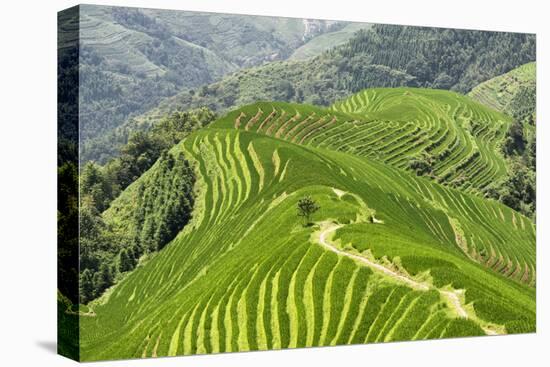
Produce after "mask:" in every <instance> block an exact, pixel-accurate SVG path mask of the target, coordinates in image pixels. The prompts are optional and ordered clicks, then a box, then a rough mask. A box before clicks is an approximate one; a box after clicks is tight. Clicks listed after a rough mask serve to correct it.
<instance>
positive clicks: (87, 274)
mask: <svg viewBox="0 0 550 367" xmlns="http://www.w3.org/2000/svg"><path fill="white" fill-rule="evenodd" d="M92 277H93V276H92V272H91V271H90V269H84V271H83V272H82V274H80V302H81V303H87V302H88V301H90V300H92V299H93V298H94V283H93V278H92Z"/></svg>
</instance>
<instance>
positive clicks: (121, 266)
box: [118, 249, 134, 273]
mask: <svg viewBox="0 0 550 367" xmlns="http://www.w3.org/2000/svg"><path fill="white" fill-rule="evenodd" d="M133 268H134V261H133V259H132V257H130V255H128V251H126V249H122V250H121V251H120V254H119V262H118V270H119V271H120V272H121V273H124V272H127V271H130V270H132V269H133Z"/></svg>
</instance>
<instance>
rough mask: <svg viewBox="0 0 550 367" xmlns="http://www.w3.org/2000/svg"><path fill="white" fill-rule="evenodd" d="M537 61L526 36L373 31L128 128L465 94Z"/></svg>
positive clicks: (165, 105) (179, 101) (160, 109)
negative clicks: (361, 95)
mask: <svg viewBox="0 0 550 367" xmlns="http://www.w3.org/2000/svg"><path fill="white" fill-rule="evenodd" d="M327 37H329V35H324V36H320V37H319V38H317V40H320V39H322V38H327ZM313 43H314V41H312V42H311V43H310V44H313ZM297 52H298V50H297ZM534 59H535V38H534V36H533V35H529V34H519V33H515V34H514V33H500V32H484V31H473V32H472V31H464V30H454V29H453V30H451V29H441V28H423V27H407V26H395V25H380V24H375V25H372V27H370V28H369V29H367V30H360V31H358V32H357V33H355V35H354V36H353V37H352V38H351V39H350V40H349V41H348V42H346V43H345V44H342V45H340V46H338V47H335V48H333V49H331V50H328V51H325V52H323V53H322V54H320V55H318V56H316V57H313V58H309V59H306V60H288V61H280V62H272V63H269V64H267V65H262V66H258V67H254V68H250V69H243V70H239V71H237V72H234V73H232V74H230V75H227V76H225V77H224V78H223V79H222V80H221V81H219V82H215V83H213V84H210V85H206V86H203V87H201V88H199V89H198V90H195V89H193V90H186V91H183V92H181V93H179V94H178V95H176V96H174V97H170V98H166V99H164V100H163V101H162V102H161V103H160V104H159V105H158V106H157V107H155V108H153V109H152V110H150V111H148V112H147V113H146V114H144V115H142V116H139V117H137V118H136V119H135V120H134V121H131V122H129V124H130V125H131V124H133V125H134V127H132V126H128V124H127V125H126V126H127V128H128V129H129V130H132V129H134V128H135V127H137V126H140V125H141V126H143V125H145V126H149V125H151V124H153V123H154V122H155V121H156V120H158V119H159V118H160V117H161V116H164V115H165V114H166V113H169V112H171V111H174V110H185V109H188V108H192V107H198V106H208V107H209V108H211V109H213V110H216V111H225V110H228V109H231V108H233V107H235V106H242V105H246V104H250V103H254V102H257V101H261V100H276V101H286V102H298V103H302V102H304V103H310V104H315V105H325V106H326V105H330V104H331V103H333V102H335V101H337V100H339V99H341V98H344V97H346V96H348V95H349V94H351V93H355V92H357V91H359V90H362V89H364V88H371V87H397V86H414V87H427V88H436V89H450V90H454V91H457V92H461V93H465V92H468V91H469V90H470V89H472V88H473V87H474V86H476V85H477V84H479V83H481V82H483V81H485V80H487V79H490V78H492V77H495V76H497V75H500V74H502V73H505V72H507V71H509V70H511V69H513V68H515V67H517V66H519V65H522V64H524V63H526V62H529V61H532V60H534Z"/></svg>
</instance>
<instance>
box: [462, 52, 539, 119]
mask: <svg viewBox="0 0 550 367" xmlns="http://www.w3.org/2000/svg"><path fill="white" fill-rule="evenodd" d="M536 79H537V67H536V63H535V62H530V63H528V64H525V65H522V66H520V67H518V68H515V69H513V70H511V71H509V72H508V73H506V74H503V75H500V76H497V77H495V78H492V79H489V80H487V81H486V82H483V83H481V84H480V85H478V86H477V87H475V88H474V89H472V90H471V91H470V93H468V95H469V96H470V97H472V98H473V99H475V100H476V101H478V102H479V103H483V104H484V105H486V106H489V107H491V108H494V109H495V110H498V111H502V112H505V113H507V114H508V115H510V116H513V115H514V110H515V106H514V99H516V98H517V97H518V94H519V93H521V92H522V89H530V90H532V91H533V93H534V92H535V89H536Z"/></svg>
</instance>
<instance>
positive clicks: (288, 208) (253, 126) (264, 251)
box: [80, 89, 536, 361]
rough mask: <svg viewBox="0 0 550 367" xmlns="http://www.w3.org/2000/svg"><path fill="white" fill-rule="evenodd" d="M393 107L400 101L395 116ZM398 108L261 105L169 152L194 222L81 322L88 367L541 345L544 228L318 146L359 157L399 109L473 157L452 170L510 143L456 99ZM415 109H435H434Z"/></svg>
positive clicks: (493, 121) (134, 191)
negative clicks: (352, 348)
mask: <svg viewBox="0 0 550 367" xmlns="http://www.w3.org/2000/svg"><path fill="white" fill-rule="evenodd" d="M383 93H386V94H388V98H387V101H388V102H386V103H384V104H379V105H377V104H376V96H378V95H380V94H383ZM393 93H395V95H394V96H393V97H392V91H391V90H374V91H366V92H363V93H360V94H358V95H356V96H354V97H352V98H350V99H349V100H347V101H344V102H342V103H340V104H336V105H334V106H333V108H332V109H330V110H327V109H319V108H316V107H312V106H302V105H287V104H281V103H265V104H257V105H251V106H248V107H245V108H243V109H241V110H237V111H233V112H231V113H229V114H228V115H226V116H225V117H224V118H222V119H220V120H218V121H217V122H215V123H213V124H211V125H209V126H208V127H206V128H204V129H202V130H199V131H197V132H195V133H193V134H191V135H190V136H188V137H187V138H186V139H184V140H183V141H182V142H181V143H179V144H178V145H177V146H175V147H174V148H173V149H172V150H171V151H170V153H169V154H171V155H173V156H178V155H180V154H181V153H183V155H184V156H185V157H186V159H188V160H189V161H190V162H191V164H192V165H193V167H194V169H195V172H196V184H195V191H196V193H195V207H194V211H193V216H192V219H191V221H190V222H189V223H188V224H187V226H186V227H185V228H184V229H183V231H181V232H180V233H179V234H178V235H177V236H176V237H175V238H174V239H173V241H172V242H171V243H170V244H168V245H167V246H166V247H165V248H164V249H163V250H161V251H160V252H158V253H157V254H156V255H155V256H153V257H152V258H151V259H150V260H149V261H147V262H145V263H143V264H141V265H140V266H138V267H137V268H136V269H135V270H134V271H133V272H131V273H130V274H129V275H128V276H127V277H125V278H124V279H123V280H122V281H121V282H120V283H119V284H117V285H116V286H115V287H113V288H111V289H110V290H108V291H107V293H106V294H104V296H103V297H102V298H100V299H98V300H96V301H94V302H92V303H91V304H90V305H89V306H90V307H91V308H92V310H93V311H92V312H88V313H87V315H86V316H84V315H82V316H81V317H80V325H81V327H82V332H81V340H80V342H81V344H80V345H81V358H82V360H86V361H92V360H99V359H105V358H108V359H113V358H139V357H157V356H171V355H182V354H194V353H199V354H200V353H218V352H229V351H246V350H265V349H279V348H296V347H307V346H314V345H335V344H349V343H365V342H367V343H371V342H386V341H395V340H420V339H431V338H446V337H458V336H473V335H485V334H489V335H494V334H504V333H517V332H532V331H534V330H535V288H534V287H535V284H536V269H535V226H534V224H533V222H532V221H531V220H530V219H528V218H526V217H524V216H523V215H521V214H519V213H517V212H515V211H513V210H512V209H509V208H508V207H506V206H504V205H502V204H499V203H497V202H495V201H492V200H486V199H483V198H480V197H478V196H475V195H471V194H468V193H464V192H462V191H458V190H456V189H453V188H449V187H446V186H444V185H440V184H438V183H435V182H433V181H432V180H428V179H426V178H423V177H417V176H416V175H414V174H412V173H409V172H406V171H404V170H402V169H399V168H396V167H395V166H394V164H392V162H390V161H389V159H390V158H389V157H391V154H389V153H388V152H386V151H384V152H385V153H384V154H386V158H384V157H376V159H374V158H372V157H371V156H369V155H368V154H361V152H360V151H355V152H352V151H349V150H347V149H341V147H339V146H337V145H334V144H329V143H328V142H327V143H325V144H322V143H321V142H319V143H312V142H313V141H314V138H316V137H317V138H319V137H321V136H323V135H322V132H323V131H324V132H326V131H329V129H331V130H330V131H332V133H331V135H330V136H338V139H339V140H341V141H351V140H353V139H355V136H356V134H357V133H358V132H359V131H356V130H357V129H353V128H352V127H353V126H354V124H366V125H368V124H371V123H372V124H373V127H374V126H377V125H376V122H377V121H387V120H389V119H391V118H395V113H396V109H397V111H400V115H402V116H407V117H408V119H407V120H409V121H411V122H413V125H417V126H420V127H422V129H426V130H428V131H429V132H430V133H429V136H434V137H437V136H439V135H441V136H443V138H442V139H441V141H442V142H447V143H445V146H447V145H448V146H453V144H456V145H462V146H464V148H463V149H457V150H456V151H453V152H452V153H451V155H452V156H455V155H456V156H458V157H463V158H464V159H466V157H468V154H469V153H471V152H470V149H472V148H471V147H473V146H474V142H476V141H477V140H476V139H487V140H480V141H483V142H486V143H487V144H489V145H490V144H493V142H492V141H493V140H491V139H490V138H489V137H490V136H494V137H496V136H498V131H500V130H499V129H500V128H502V126H503V125H505V123H506V121H505V120H504V119H503V118H502V117H501V116H502V115H500V114H498V113H496V112H493V111H491V110H489V109H484V108H482V107H480V106H479V105H477V104H475V103H473V102H470V101H469V100H468V99H466V98H464V97H460V96H458V95H456V94H454V93H448V92H440V91H434V92H428V91H425V90H418V91H415V90H402V89H398V90H397V91H393ZM432 93H433V94H432ZM392 98H395V100H397V98H401V99H402V101H401V102H400V103H396V104H394V102H392ZM408 99H411V100H415V101H421V103H420V104H419V105H418V109H414V108H412V106H407V103H406V102H407V100H408ZM365 101H371V102H372V103H364V102H365ZM400 106H403V108H401V107H400ZM443 106H446V107H445V108H443ZM428 107H430V108H432V109H433V111H435V112H432V113H430V112H429V111H428ZM399 108H401V109H399ZM342 111H344V112H342ZM349 111H353V112H349ZM419 117H422V118H419ZM451 117H454V118H451ZM469 118H471V120H479V121H483V122H484V123H485V124H490V126H481V127H482V128H483V129H484V131H480V132H479V135H476V134H475V133H474V134H472V135H471V137H470V138H468V137H467V135H466V133H465V132H464V126H460V125H463V124H464V125H466V124H467V122H468V121H470V120H469ZM417 119H418V120H417ZM350 121H356V122H355V123H354V122H350ZM453 124H454V125H453ZM386 125H389V126H390V127H391V129H394V130H393V132H391V131H389V132H391V136H392V137H394V138H395V139H390V140H389V141H388V143H390V142H391V141H394V142H398V141H399V139H398V138H399V134H398V133H397V131H400V130H398V129H399V127H401V128H404V129H411V128H412V129H413V131H414V127H409V125H407V124H406V123H404V122H403V123H401V125H400V122H396V123H391V122H388V123H386ZM323 126H324V127H323ZM319 127H321V128H319ZM453 129H454V130H453ZM363 130H364V131H366V130H367V129H362V131H363ZM451 130H453V131H451ZM485 130H486V131H485ZM267 131H270V133H266V132H267ZM336 131H337V135H336ZM445 131H449V132H447V133H446V132H445ZM447 135H448V136H447ZM330 136H328V138H330ZM378 136H379V137H380V138H382V137H383V136H385V134H384V131H381V132H379V133H378ZM446 136H447V137H446ZM453 136H455V138H452V137H453ZM432 139H433V140H434V141H435V140H436V139H435V138H432ZM380 140H382V139H380ZM377 141H378V140H372V141H371V143H370V144H372V145H374V144H378V143H377ZM453 141H455V143H452V142H453ZM468 142H470V143H468ZM469 144H471V145H469ZM494 144H497V143H494ZM396 147H397V148H398V150H399V149H403V150H402V152H401V154H409V153H405V150H404V148H403V147H399V146H398V144H396ZM469 147H470V148H469ZM381 151H382V150H381ZM396 151H397V150H396ZM464 151H465V152H466V153H464ZM460 154H465V155H463V156H461V155H460ZM484 154H485V152H484V151H483V150H480V156H481V157H484V158H482V159H480V162H477V164H478V165H479V166H481V167H482V169H481V171H480V172H481V173H478V176H480V177H482V176H484V175H491V174H494V172H497V171H496V170H495V169H494V168H493V166H492V165H491V167H492V168H490V169H486V170H484V169H483V167H485V166H486V165H488V164H489V163H487V162H493V161H495V160H496V159H497V158H496V156H489V155H484ZM396 161H399V160H396ZM461 161H462V160H461V159H455V160H453V159H451V158H449V160H448V161H446V164H448V165H450V166H452V165H457V162H461ZM494 164H495V165H497V163H494ZM396 166H399V165H398V164H397V165H396ZM159 169H161V167H160V164H159V163H157V164H155V165H154V166H153V167H152V168H151V169H150V170H149V171H148V172H147V173H146V174H145V175H144V176H143V177H142V178H140V179H138V180H137V181H136V182H135V183H134V184H132V185H130V186H129V187H128V188H127V190H125V191H124V192H123V193H122V195H121V196H120V197H119V198H118V199H116V200H115V202H114V203H113V208H116V207H119V208H121V207H124V206H126V205H130V204H127V203H132V202H134V201H135V200H136V199H137V196H139V195H140V193H139V187H140V181H142V180H146V179H147V177H151V176H152V175H155V172H156V171H157V170H159ZM470 178H471V177H470ZM480 182H483V181H482V180H480ZM304 196H311V197H312V198H313V199H314V200H315V201H316V202H317V203H318V204H319V205H320V208H321V209H320V210H319V211H318V212H317V213H315V214H314V215H313V218H312V224H311V225H307V226H304V225H303V224H302V222H301V221H300V220H299V218H298V217H297V215H296V203H297V201H298V199H300V198H302V197H304ZM116 212H117V211H114V212H113V213H111V214H112V215H115V216H116ZM121 212H124V210H121Z"/></svg>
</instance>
